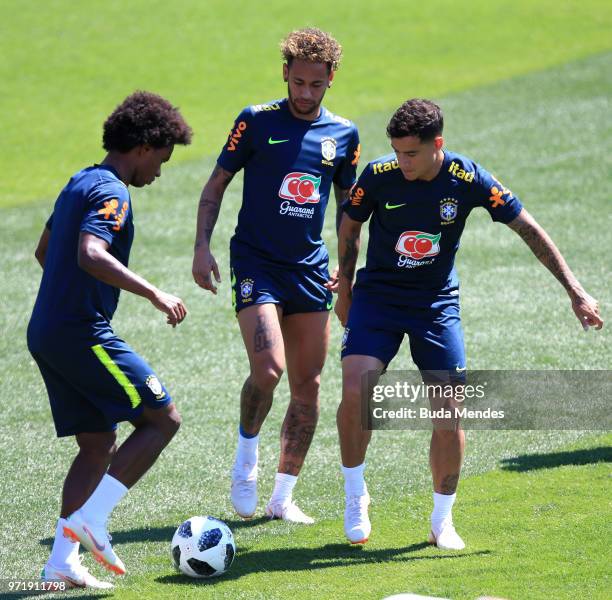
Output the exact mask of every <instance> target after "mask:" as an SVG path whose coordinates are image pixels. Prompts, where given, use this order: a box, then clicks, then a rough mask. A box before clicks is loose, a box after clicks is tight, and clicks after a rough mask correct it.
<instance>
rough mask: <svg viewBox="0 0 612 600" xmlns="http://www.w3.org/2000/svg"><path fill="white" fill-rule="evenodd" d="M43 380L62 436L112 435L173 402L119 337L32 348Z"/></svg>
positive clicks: (41, 345) (141, 359) (164, 389)
mask: <svg viewBox="0 0 612 600" xmlns="http://www.w3.org/2000/svg"><path fill="white" fill-rule="evenodd" d="M30 352H31V353H32V356H33V357H34V360H35V361H36V363H37V364H38V368H39V369H40V372H41V374H42V376H43V379H44V381H45V385H46V386H47V392H48V394H49V402H50V404H51V413H52V414H53V421H54V423H55V430H56V431H57V435H58V437H64V436H69V435H76V434H77V433H95V432H102V431H113V430H114V429H116V427H117V423H118V422H120V421H131V420H133V419H135V418H136V417H138V416H139V415H140V414H141V413H142V411H143V408H144V407H145V406H148V407H150V408H161V407H162V406H165V405H166V404H168V403H170V402H171V398H170V394H169V393H168V390H166V388H165V387H164V386H163V385H162V383H161V382H160V381H159V379H158V378H157V376H156V375H155V372H154V371H153V369H151V367H150V366H149V365H148V364H147V363H146V362H145V360H144V359H143V358H141V357H140V356H139V355H138V354H136V352H134V350H132V348H130V347H129V346H128V345H127V344H126V343H125V342H124V341H123V340H121V339H119V338H118V337H110V338H108V339H104V340H99V341H98V342H97V343H95V342H94V343H93V344H90V343H83V342H75V343H74V344H71V343H70V341H68V340H62V345H61V348H60V347H59V346H58V345H57V343H54V344H48V345H47V344H40V343H36V344H31V343H30Z"/></svg>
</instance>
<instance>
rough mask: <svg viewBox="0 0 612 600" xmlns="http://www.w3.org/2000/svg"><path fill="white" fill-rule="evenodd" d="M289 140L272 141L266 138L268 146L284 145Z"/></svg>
mask: <svg viewBox="0 0 612 600" xmlns="http://www.w3.org/2000/svg"><path fill="white" fill-rule="evenodd" d="M288 141H289V140H273V139H272V138H271V137H270V138H268V144H284V143H285V142H288Z"/></svg>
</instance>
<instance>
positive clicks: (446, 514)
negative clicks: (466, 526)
mask: <svg viewBox="0 0 612 600" xmlns="http://www.w3.org/2000/svg"><path fill="white" fill-rule="evenodd" d="M456 497H457V494H438V493H437V492H434V493H433V503H434V508H433V511H432V513H431V528H432V530H433V532H434V533H435V534H436V535H438V533H439V532H440V526H441V525H442V523H443V522H444V521H445V520H446V519H451V520H452V518H453V516H452V510H453V504H454V503H455V498H456Z"/></svg>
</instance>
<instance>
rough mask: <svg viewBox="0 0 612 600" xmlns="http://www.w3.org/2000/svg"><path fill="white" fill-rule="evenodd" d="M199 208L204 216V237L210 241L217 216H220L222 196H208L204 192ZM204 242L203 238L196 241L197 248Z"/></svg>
mask: <svg viewBox="0 0 612 600" xmlns="http://www.w3.org/2000/svg"><path fill="white" fill-rule="evenodd" d="M198 207H199V210H201V211H202V215H203V217H204V237H205V238H206V242H210V238H211V237H212V233H213V229H214V228H215V223H216V222H217V217H218V216H219V210H220V208H221V198H215V199H212V198H207V197H206V196H205V195H204V192H202V197H201V198H200V203H199V205H198ZM201 244H202V242H201V240H198V241H196V248H197V247H198V246H200V245H201Z"/></svg>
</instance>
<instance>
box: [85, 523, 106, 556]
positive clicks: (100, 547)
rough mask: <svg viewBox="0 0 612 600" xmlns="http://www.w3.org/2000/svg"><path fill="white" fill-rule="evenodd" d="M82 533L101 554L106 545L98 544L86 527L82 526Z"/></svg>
mask: <svg viewBox="0 0 612 600" xmlns="http://www.w3.org/2000/svg"><path fill="white" fill-rule="evenodd" d="M83 531H84V532H85V533H86V534H87V535H88V536H89V537H90V538H91V541H92V542H93V543H94V546H95V547H96V548H97V549H98V550H99V551H100V552H102V551H103V550H104V548H106V544H98V541H97V540H96V538H95V537H94V536H93V535H92V533H91V531H89V529H88V528H87V525H83Z"/></svg>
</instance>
